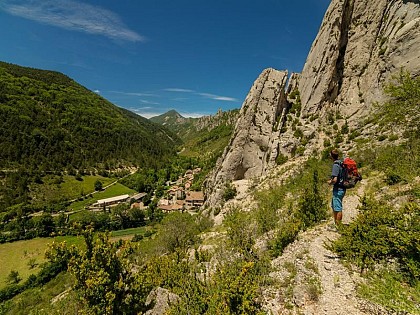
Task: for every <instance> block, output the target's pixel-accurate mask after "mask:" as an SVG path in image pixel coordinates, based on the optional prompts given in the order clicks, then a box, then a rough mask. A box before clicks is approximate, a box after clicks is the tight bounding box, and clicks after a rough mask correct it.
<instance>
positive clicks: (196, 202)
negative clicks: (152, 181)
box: [87, 168, 204, 213]
mask: <svg viewBox="0 0 420 315" xmlns="http://www.w3.org/2000/svg"><path fill="white" fill-rule="evenodd" d="M200 172H201V168H195V169H193V170H187V171H186V172H185V174H184V175H183V176H180V177H179V178H178V180H176V181H174V182H171V181H168V182H166V183H165V184H166V187H169V188H168V189H167V191H166V192H165V193H164V195H163V196H162V197H161V198H160V199H159V200H158V202H157V208H158V209H160V210H162V212H164V213H170V212H173V211H181V212H184V211H197V210H198V209H199V208H200V207H201V206H202V205H203V204H204V193H203V192H202V191H193V190H191V186H192V183H193V181H194V176H195V175H197V174H199V173H200ZM146 195H147V194H146V193H144V192H142V193H137V194H134V195H131V196H130V195H128V194H124V195H120V196H115V197H111V198H106V199H100V200H98V201H97V202H95V203H94V204H92V205H91V206H89V207H88V208H87V209H89V210H91V211H110V210H111V208H112V207H115V206H117V205H119V204H121V203H130V207H131V208H139V209H141V210H145V209H147V206H145V205H144V203H143V198H144V197H145V196H146Z"/></svg>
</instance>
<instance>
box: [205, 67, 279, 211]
mask: <svg viewBox="0 0 420 315" xmlns="http://www.w3.org/2000/svg"><path fill="white" fill-rule="evenodd" d="M286 82H287V71H278V70H275V69H271V68H270V69H265V70H264V71H263V72H262V73H261V75H260V76H259V77H258V78H257V80H256V81H255V82H254V84H253V86H252V88H251V90H250V92H249V93H248V95H247V97H246V99H245V101H244V103H243V104H242V107H241V110H240V113H239V118H238V121H237V123H236V126H235V130H234V133H233V135H232V138H231V140H230V143H229V145H228V146H227V147H226V148H225V151H224V153H223V155H222V157H221V158H220V159H219V160H218V162H217V164H216V167H215V168H214V171H213V173H212V174H211V175H210V177H209V178H208V179H207V181H206V183H205V188H206V197H207V200H206V203H205V205H204V206H211V207H214V206H217V205H219V204H220V203H221V201H222V195H223V192H224V188H225V185H226V183H227V182H230V181H234V180H244V179H245V180H246V179H251V178H254V177H260V176H262V175H263V174H264V173H265V171H266V170H267V168H268V167H269V165H272V164H273V163H274V162H275V158H276V157H277V145H278V135H277V133H278V132H276V131H278V130H279V129H280V128H281V117H282V115H283V116H284V111H285V109H286V107H287V101H286V97H285V86H286Z"/></svg>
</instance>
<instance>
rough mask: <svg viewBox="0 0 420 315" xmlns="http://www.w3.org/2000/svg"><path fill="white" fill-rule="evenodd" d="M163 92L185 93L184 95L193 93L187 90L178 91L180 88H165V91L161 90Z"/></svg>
mask: <svg viewBox="0 0 420 315" xmlns="http://www.w3.org/2000/svg"><path fill="white" fill-rule="evenodd" d="M163 90H164V91H168V92H185V93H192V92H194V91H193V90H189V89H180V88H167V89H163Z"/></svg>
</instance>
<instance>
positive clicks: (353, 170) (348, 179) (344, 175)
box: [338, 157, 362, 189]
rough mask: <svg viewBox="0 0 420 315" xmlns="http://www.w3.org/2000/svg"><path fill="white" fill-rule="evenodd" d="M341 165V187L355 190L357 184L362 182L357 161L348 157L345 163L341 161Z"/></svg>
mask: <svg viewBox="0 0 420 315" xmlns="http://www.w3.org/2000/svg"><path fill="white" fill-rule="evenodd" d="M339 165H340V166H341V170H340V174H339V182H338V183H339V185H340V186H341V187H343V188H346V189H348V188H353V187H354V186H356V184H357V182H359V181H361V180H362V176H361V175H360V173H359V171H358V170H357V163H356V161H355V160H352V159H351V158H348V157H347V158H345V159H344V160H343V161H340V162H339Z"/></svg>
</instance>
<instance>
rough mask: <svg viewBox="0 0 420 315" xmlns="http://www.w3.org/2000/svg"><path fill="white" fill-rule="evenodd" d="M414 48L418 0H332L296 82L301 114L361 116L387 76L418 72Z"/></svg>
mask: <svg viewBox="0 0 420 315" xmlns="http://www.w3.org/2000/svg"><path fill="white" fill-rule="evenodd" d="M419 49H420V5H419V1H409V0H391V1H390V0H377V1H369V0H334V1H332V2H331V4H330V6H329V8H328V10H327V13H326V14H325V17H324V20H323V22H322V25H321V27H320V30H319V33H318V36H317V37H316V39H315V41H314V43H313V45H312V48H311V50H310V53H309V55H308V58H307V60H306V63H305V66H304V69H303V71H302V78H301V80H300V82H299V90H300V93H301V99H302V104H303V112H302V114H303V115H304V116H305V115H308V114H314V113H317V112H319V111H323V110H325V109H328V108H329V107H334V108H335V109H338V110H339V111H340V112H341V114H343V115H344V117H351V116H352V115H354V114H357V113H358V114H359V115H364V114H366V112H367V111H368V110H369V108H370V106H371V104H372V102H374V101H378V100H381V98H382V85H383V83H384V82H386V81H387V80H388V79H389V78H390V75H392V74H393V73H396V72H398V71H399V70H400V68H405V69H406V70H408V71H410V72H411V73H412V74H413V75H419V74H420V53H419Z"/></svg>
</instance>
